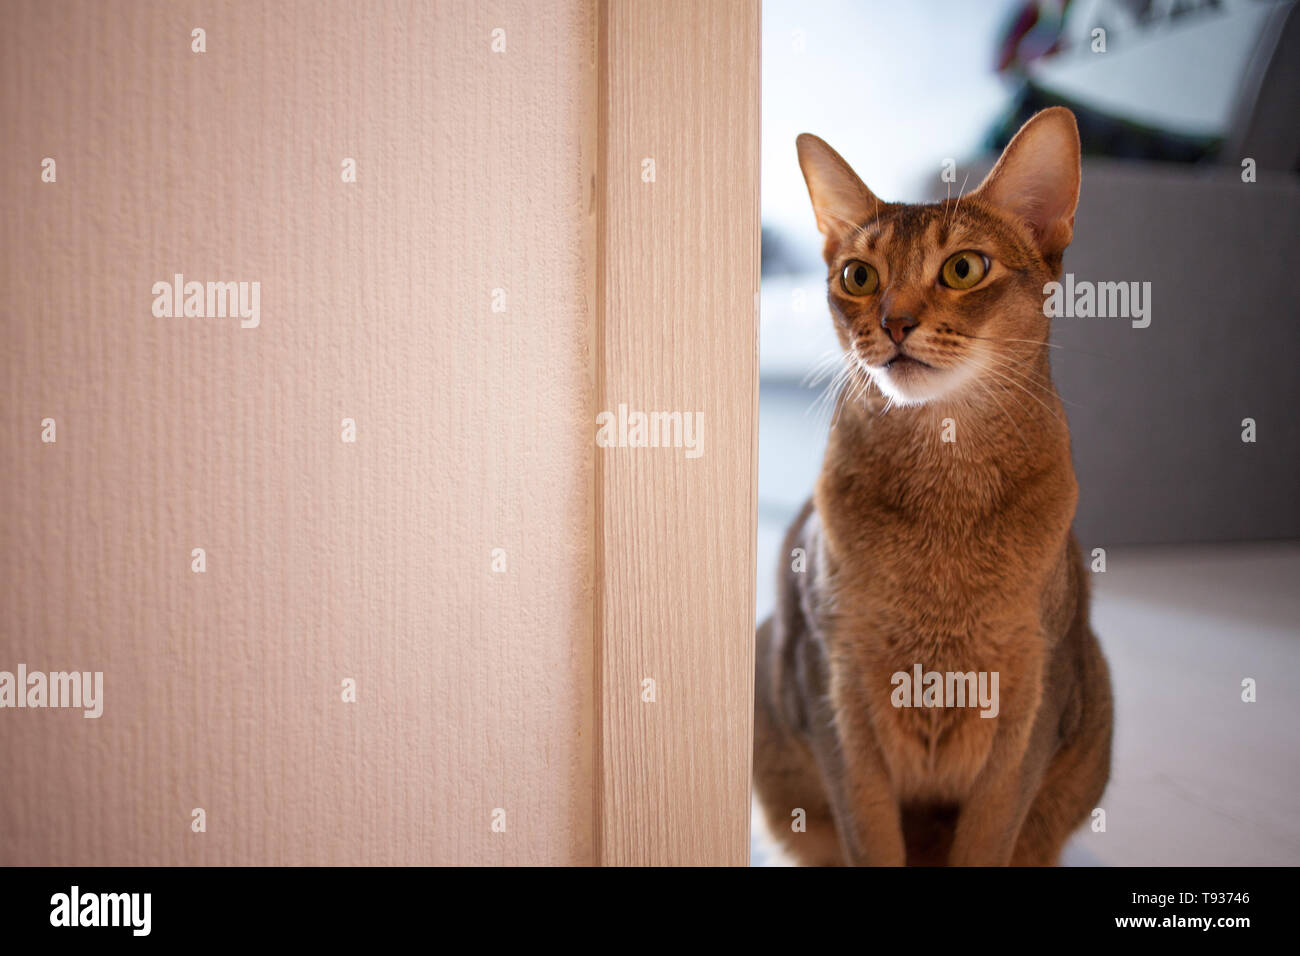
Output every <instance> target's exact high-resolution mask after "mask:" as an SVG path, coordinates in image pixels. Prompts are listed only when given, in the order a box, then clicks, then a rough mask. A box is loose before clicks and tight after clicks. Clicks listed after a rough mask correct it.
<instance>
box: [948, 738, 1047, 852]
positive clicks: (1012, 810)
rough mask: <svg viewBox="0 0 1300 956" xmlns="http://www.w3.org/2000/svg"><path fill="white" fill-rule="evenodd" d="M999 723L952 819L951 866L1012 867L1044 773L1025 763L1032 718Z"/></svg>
mask: <svg viewBox="0 0 1300 956" xmlns="http://www.w3.org/2000/svg"><path fill="white" fill-rule="evenodd" d="M996 719H997V720H999V721H1000V722H1002V723H1001V726H999V727H998V730H997V734H996V735H995V736H994V739H993V747H992V749H991V750H990V752H989V757H988V760H987V761H986V763H985V764H984V767H983V769H982V770H981V771H980V775H979V777H977V778H976V780H975V785H974V787H973V789H972V791H971V793H970V795H969V796H968V797H967V799H966V800H965V802H964V803H963V804H962V808H961V813H960V814H959V816H958V817H957V828H956V832H955V833H954V835H953V841H952V848H951V850H950V851H949V854H948V863H949V865H950V866H1006V865H1007V864H1009V863H1010V862H1011V856H1012V853H1013V852H1014V850H1015V846H1016V840H1017V839H1018V838H1019V836H1020V827H1021V826H1022V825H1023V824H1024V822H1025V816H1026V815H1027V814H1028V812H1029V806H1030V804H1031V803H1032V801H1033V797H1034V794H1035V793H1036V792H1037V791H1038V787H1039V784H1040V783H1041V781H1042V777H1043V770H1044V769H1045V768H1044V767H1043V766H1042V765H1041V763H1040V761H1037V760H1032V759H1030V760H1027V759H1026V756H1027V755H1028V754H1029V752H1030V747H1029V741H1030V737H1031V734H1032V731H1033V723H1034V721H1033V719H1032V718H1031V717H1024V716H1021V717H1018V718H1011V719H1007V718H1006V717H999V718H996Z"/></svg>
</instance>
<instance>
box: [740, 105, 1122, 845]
mask: <svg viewBox="0 0 1300 956" xmlns="http://www.w3.org/2000/svg"><path fill="white" fill-rule="evenodd" d="M798 150H799V164H800V166H801V168H802V170H803V174H804V178H805V180H806V181H807V184H808V192H809V195H810V196H811V198H812V205H813V209H814V211H815V212H816V217H817V224H818V227H819V228H820V230H821V231H822V233H823V234H824V235H825V237H826V241H825V248H824V256H825V259H826V263H827V265H828V267H829V280H828V286H829V291H828V301H829V304H830V311H831V317H832V320H833V321H834V324H835V330H836V332H837V334H838V336H839V340H840V344H841V346H842V347H843V351H844V356H843V358H844V365H843V374H842V376H841V381H840V383H839V385H840V386H841V388H840V392H839V399H840V406H839V408H838V409H837V412H836V421H835V423H834V425H833V427H832V430H831V434H830V437H829V439H828V444H827V448H826V457H825V461H824V463H823V465H822V470H821V474H820V476H819V478H818V480H817V483H816V487H815V490H814V493H813V497H812V499H811V500H810V501H809V502H808V503H807V504H806V505H805V506H804V508H803V510H802V512H801V513H800V514H799V516H798V518H796V519H795V521H794V524H793V525H792V526H791V527H790V530H789V532H788V533H787V536H786V540H785V545H784V549H783V553H782V562H781V567H782V574H781V576H780V580H779V586H778V597H777V604H776V610H775V612H774V614H773V616H772V617H771V618H769V619H768V620H766V621H765V622H764V623H763V624H762V625H761V626H760V627H759V629H758V648H757V667H756V687H755V727H754V785H755V791H756V793H757V796H758V798H759V802H760V804H761V805H762V807H763V810H764V813H765V816H766V818H767V822H768V826H769V828H770V830H771V831H772V833H773V834H774V835H775V836H777V837H778V839H780V841H781V843H782V844H783V846H784V848H785V849H786V850H787V851H788V853H789V854H791V855H792V856H793V857H794V858H795V860H796V861H798V862H801V863H804V864H810V865H817V864H821V865H840V864H849V865H903V864H923V865H924V864H930V865H938V864H945V863H947V864H951V865H1003V864H1017V865H1020V864H1025V865H1035V864H1037V865H1050V864H1055V863H1056V862H1058V857H1059V855H1060V852H1061V848H1062V846H1063V844H1064V843H1065V841H1066V839H1067V837H1068V836H1069V834H1070V833H1071V831H1072V830H1074V829H1075V828H1076V827H1077V826H1079V825H1080V824H1081V823H1083V822H1084V821H1085V820H1086V819H1087V818H1088V817H1089V815H1090V813H1091V811H1092V810H1093V808H1094V807H1095V806H1096V802H1097V800H1098V799H1099V798H1100V796H1101V793H1102V790H1103V789H1104V787H1105V785H1106V780H1107V777H1108V775H1109V767H1110V737H1111V693H1110V682H1109V677H1108V674H1107V668H1106V662H1105V659H1104V658H1103V657H1102V654H1101V650H1100V648H1099V646H1098V644H1097V639H1096V637H1095V636H1094V635H1093V633H1092V631H1091V629H1090V627H1089V624H1088V586H1087V581H1086V572H1085V570H1084V568H1083V565H1082V560H1081V556H1080V553H1079V548H1078V545H1077V543H1076V542H1075V540H1074V536H1073V534H1072V532H1071V523H1072V521H1073V519H1074V508H1075V501H1076V499H1077V496H1078V491H1077V485H1076V482H1075V477H1074V470H1073V466H1072V464H1071V460H1070V435H1069V431H1068V429H1067V426H1066V421H1065V414H1064V410H1063V408H1062V406H1061V401H1060V399H1059V397H1058V396H1057V393H1056V390H1055V388H1054V387H1053V385H1052V383H1051V378H1050V369H1049V363H1048V356H1047V352H1048V349H1047V339H1048V334H1049V322H1048V319H1047V318H1045V317H1044V310H1043V287H1044V285H1045V284H1046V283H1048V282H1051V281H1054V280H1056V279H1059V277H1060V272H1061V259H1062V254H1063V253H1064V251H1065V248H1066V246H1068V245H1069V243H1070V240H1071V238H1072V235H1073V226H1074V211H1075V205H1076V203H1077V201H1078V197H1079V182H1080V164H1079V136H1078V130H1077V127H1076V125H1075V122H1074V116H1073V115H1072V114H1071V113H1070V112H1069V111H1068V110H1065V109H1062V108H1059V107H1058V108H1053V109H1048V110H1044V111H1043V112H1041V113H1039V114H1037V115H1036V116H1034V117H1033V118H1032V119H1030V120H1029V121H1028V122H1027V123H1026V124H1025V125H1024V127H1023V128H1022V129H1021V130H1020V132H1019V133H1017V135H1016V136H1015V138H1014V139H1013V140H1012V141H1011V143H1010V144H1009V145H1008V146H1007V148H1006V150H1005V151H1004V152H1003V154H1002V157H1001V158H1000V159H999V161H998V163H997V165H996V166H994V168H993V170H992V171H991V172H990V173H989V175H988V176H987V178H986V179H985V180H984V182H983V183H981V184H980V186H979V187H978V188H977V189H976V190H975V191H974V192H973V193H970V194H968V195H965V196H962V197H959V199H958V200H949V201H945V202H942V203H931V204H927V205H907V204H901V203H887V202H882V201H880V200H879V199H877V198H876V196H875V195H873V194H872V192H871V191H870V190H869V189H868V188H867V187H866V186H865V185H863V183H862V181H861V180H860V179H858V177H857V176H856V175H855V174H854V172H853V170H852V169H850V168H849V166H848V164H847V163H845V161H844V160H843V159H841V158H840V157H839V155H838V154H836V153H835V151H834V150H832V149H831V148H830V147H829V146H827V145H826V144H825V143H824V142H822V141H821V140H820V139H818V138H817V137H815V136H811V135H808V134H804V135H802V136H800V137H799V139H798ZM792 555H794V556H795V557H794V559H793V560H792V557H791V556H792ZM800 810H802V811H803V814H802V815H801V814H799V813H798V811H800ZM800 822H802V824H803V826H802V828H801V827H800V826H798V825H797V824H798V823H800Z"/></svg>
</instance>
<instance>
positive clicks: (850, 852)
mask: <svg viewBox="0 0 1300 956" xmlns="http://www.w3.org/2000/svg"><path fill="white" fill-rule="evenodd" d="M823 700H824V699H823ZM823 707H824V709H823V708H819V710H821V711H822V712H821V713H815V714H814V715H813V722H812V731H813V733H812V739H813V753H814V755H815V757H816V760H817V763H818V767H819V769H820V770H821V773H822V779H823V781H824V782H825V784H826V795H827V800H828V802H829V803H830V807H831V814H832V816H834V818H835V826H836V829H837V830H838V831H839V837H840V845H841V848H842V849H843V852H844V862H845V863H847V864H848V865H850V866H904V865H906V863H907V847H906V844H905V843H904V841H903V824H902V812H901V810H900V807H899V803H898V798H897V797H896V795H895V794H894V792H893V787H892V785H891V783H890V778H889V772H888V768H887V767H886V765H885V760H884V757H883V755H882V754H881V752H880V748H879V746H878V744H877V742H876V739H875V735H874V733H873V732H872V730H871V728H870V726H863V724H864V723H865V715H855V716H854V717H850V716H848V715H847V714H844V715H842V716H841V718H840V719H838V720H837V719H836V716H835V715H834V714H833V713H831V712H830V707H829V701H825V700H824V705H823Z"/></svg>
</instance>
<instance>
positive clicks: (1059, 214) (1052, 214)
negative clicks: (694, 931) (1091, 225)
mask: <svg viewBox="0 0 1300 956" xmlns="http://www.w3.org/2000/svg"><path fill="white" fill-rule="evenodd" d="M1079 179H1080V171H1079V127H1078V125H1077V124H1076V123H1075V121H1074V114H1073V113H1071V112H1070V111H1069V110H1067V109H1066V108H1065V107H1063V106H1053V107H1051V108H1050V109H1045V110H1043V111H1042V112H1041V113H1037V114H1035V115H1034V116H1032V117H1030V118H1029V120H1028V121H1027V122H1026V123H1025V125H1024V126H1022V127H1020V132H1018V133H1016V135H1015V136H1014V137H1013V138H1012V140H1011V142H1010V143H1008V144H1007V148H1006V149H1004V150H1003V151H1002V157H1001V158H1000V159H999V160H998V162H997V165H996V166H994V167H993V169H992V171H991V172H990V173H989V174H988V176H986V177H985V178H984V182H982V183H980V185H979V188H978V189H977V190H976V191H975V192H974V193H973V194H972V195H974V196H976V197H978V198H979V199H981V200H983V201H984V202H986V203H989V204H990V205H992V206H996V207H998V208H999V209H1001V210H1003V211H1004V212H1007V213H1010V214H1011V215H1013V216H1015V217H1016V218H1017V219H1020V220H1021V221H1022V222H1024V223H1026V224H1027V225H1028V226H1029V227H1030V229H1031V230H1033V233H1034V239H1035V240H1036V241H1037V242H1038V248H1039V250H1040V251H1041V252H1042V254H1043V258H1044V259H1046V260H1047V262H1048V263H1049V264H1053V265H1055V264H1056V263H1057V262H1059V260H1060V256H1061V254H1062V253H1063V252H1065V247H1066V246H1068V245H1069V244H1070V240H1071V239H1073V238H1074V210H1075V207H1076V206H1077V205H1078V204H1079Z"/></svg>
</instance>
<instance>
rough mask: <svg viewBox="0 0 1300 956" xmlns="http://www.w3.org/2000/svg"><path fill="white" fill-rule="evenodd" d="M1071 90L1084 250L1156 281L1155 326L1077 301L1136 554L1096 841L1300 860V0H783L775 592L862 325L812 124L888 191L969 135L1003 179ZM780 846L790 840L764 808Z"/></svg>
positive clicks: (1097, 411)
mask: <svg viewBox="0 0 1300 956" xmlns="http://www.w3.org/2000/svg"><path fill="white" fill-rule="evenodd" d="M1097 31H1102V32H1101V33H1098V32H1097ZM1057 104H1059V105H1064V106H1068V107H1070V108H1071V109H1072V110H1073V111H1074V112H1075V115H1076V117H1077V118H1078V120H1079V127H1080V135H1081V138H1082V141H1083V149H1084V154H1085V155H1084V170H1083V187H1082V196H1081V200H1080V205H1079V210H1078V214H1077V218H1076V224H1075V236H1074V242H1073V244H1072V245H1071V247H1070V249H1069V250H1068V251H1067V252H1066V256H1065V271H1066V272H1071V273H1073V274H1074V275H1075V277H1076V278H1077V279H1079V280H1084V279H1087V280H1092V281H1138V282H1150V283H1151V324H1150V326H1149V327H1147V328H1141V329H1139V328H1133V327H1132V325H1131V323H1130V322H1128V321H1126V320H1123V319H1115V318H1110V319H1096V318H1094V319H1084V318H1063V319H1058V320H1056V323H1055V326H1054V328H1053V339H1052V340H1053V343H1054V344H1055V345H1057V346H1059V347H1058V348H1055V349H1053V351H1052V358H1053V377H1054V379H1055V381H1056V384H1057V388H1058V390H1059V391H1060V393H1061V396H1062V398H1063V399H1064V400H1065V402H1066V409H1067V412H1068V414H1069V418H1070V425H1071V434H1072V436H1073V446H1074V457H1075V470H1076V472H1077V474H1078V477H1079V484H1080V502H1079V508H1078V514H1077V519H1076V533H1077V534H1078V537H1079V543H1080V546H1081V547H1082V548H1083V550H1084V553H1085V554H1089V553H1091V552H1092V551H1093V550H1094V549H1096V548H1101V549H1104V550H1105V555H1106V571H1105V572H1104V573H1097V574H1094V575H1093V579H1092V580H1093V589H1094V611H1093V623H1094V628H1095V629H1096V631H1097V633H1098V635H1099V637H1100V638H1101V641H1102V645H1103V648H1104V649H1105V651H1106V655H1107V657H1108V659H1109V661H1110V664H1111V671H1112V674H1111V677H1112V682H1113V684H1114V687H1115V693H1116V736H1115V747H1114V762H1113V768H1112V774H1111V783H1110V786H1109V788H1108V790H1107V792H1106V795H1105V797H1104V798H1103V802H1102V808H1103V809H1105V810H1106V830H1105V832H1093V831H1091V830H1089V829H1087V828H1085V829H1084V830H1083V831H1081V832H1080V834H1079V835H1078V836H1076V838H1075V840H1074V841H1073V843H1072V844H1071V846H1070V848H1069V851H1068V852H1067V856H1066V862H1067V863H1070V864H1074V865H1182V864H1187V865H1229V864H1244V865H1295V864H1297V863H1300V821H1297V820H1296V816H1295V798H1294V794H1295V793H1296V792H1297V790H1300V760H1298V759H1297V747H1296V744H1295V740H1294V733H1295V728H1296V727H1297V726H1298V725H1300V692H1298V691H1297V686H1298V683H1297V682H1298V681H1300V597H1298V596H1297V595H1300V589H1297V586H1296V585H1297V583H1300V543H1298V542H1300V505H1297V484H1298V483H1297V477H1296V476H1297V467H1296V466H1297V455H1296V450H1297V440H1298V439H1300V422H1298V418H1297V414H1296V409H1297V405H1298V404H1300V402H1298V400H1300V389H1298V388H1297V377H1296V374H1295V363H1296V361H1297V359H1298V358H1300V348H1298V347H1297V346H1300V315H1298V314H1297V312H1298V310H1297V307H1296V289H1295V286H1294V281H1293V274H1294V272H1295V269H1296V259H1297V255H1296V254H1297V251H1300V245H1298V244H1297V233H1298V228H1297V227H1298V226H1300V122H1298V120H1300V109H1298V107H1300V14H1297V12H1296V9H1295V4H1294V3H1293V2H1291V0H1074V2H1070V0H1047V2H1024V0H983V2H979V3H972V2H969V0H966V2H959V0H917V2H911V3H890V2H883V0H879V2H878V0H865V2H864V0H859V2H852V3H850V2H832V0H765V3H764V7H763V169H762V175H763V186H762V210H763V281H762V293H761V297H762V344H761V374H762V384H761V390H760V402H759V404H760V417H759V514H758V616H759V619H760V620H762V618H763V617H765V616H766V615H767V614H768V613H769V612H770V610H771V607H772V601H773V586H774V583H775V578H776V568H777V563H778V561H779V560H782V557H781V556H780V555H779V554H778V551H779V548H780V543H781V537H782V534H783V533H784V530H785V527H786V525H787V523H788V522H789V521H790V519H791V518H792V517H793V516H794V514H795V512H796V511H797V510H798V508H799V506H800V505H801V504H802V502H803V501H804V499H805V498H806V497H807V496H808V495H809V494H810V492H811V490H812V486H813V482H814V479H815V477H816V474H817V471H818V469H819V467H820V465H821V456H822V450H823V447H824V444H825V438H826V433H827V429H828V428H829V427H830V425H831V423H830V416H829V414H827V413H825V412H824V411H823V412H821V413H819V412H818V411H817V410H815V409H814V408H813V406H814V403H815V402H816V400H817V398H818V396H819V393H820V388H819V387H818V386H814V385H812V384H810V383H809V380H808V376H809V373H810V372H811V371H812V369H813V367H814V366H815V365H816V364H817V363H818V361H819V360H821V359H823V358H824V357H825V356H826V354H827V353H828V352H829V351H830V350H834V349H837V343H836V340H835V337H834V333H833V332H832V329H831V324H830V318H829V315H828V313H827V309H826V305H825V297H826V290H825V282H826V273H825V267H824V265H823V263H822V261H821V258H820V250H821V239H820V236H819V235H818V233H817V230H816V226H815V223H814V220H813V215H812V210H811V208H810V206H809V203H808V194H807V189H806V187H805V185H804V182H803V179H802V177H801V175H800V173H799V167H798V163H797V161H796V157H795V148H794V140H795V137H796V136H797V135H798V134H799V133H801V132H805V131H806V132H812V133H816V134H817V135H819V136H821V137H822V138H823V139H825V140H826V141H827V142H829V143H830V144H831V145H832V146H833V147H834V148H835V149H836V150H837V151H838V152H839V153H840V154H841V155H843V156H844V158H845V159H846V160H848V162H849V163H850V164H851V165H852V166H853V167H854V169H855V170H856V171H857V172H858V174H859V175H860V176H861V177H862V179H863V181H864V182H866V183H867V185H868V186H870V187H871V189H872V190H873V191H874V192H876V193H877V194H878V195H879V196H881V197H882V198H884V199H889V200H894V201H907V202H920V201H928V200H934V199H941V198H943V196H944V194H945V190H946V189H947V188H948V187H947V184H945V183H944V182H942V181H941V179H940V172H941V169H942V168H943V164H944V162H945V160H952V161H953V162H955V163H956V169H957V177H956V178H957V182H956V184H954V185H953V186H952V191H953V192H954V193H956V192H957V190H958V188H959V187H960V186H961V185H962V183H963V182H964V183H965V184H966V188H967V189H968V190H969V189H973V188H975V187H976V186H977V185H978V184H979V182H980V180H981V179H982V178H983V176H984V174H985V173H986V172H987V171H988V169H989V168H990V167H991V165H992V162H993V161H994V160H995V159H996V157H997V154H998V152H999V151H1000V149H1001V147H1002V146H1004V145H1005V144H1006V142H1007V141H1008V140H1009V138H1010V137H1011V135H1013V134H1014V133H1015V131H1016V130H1017V129H1018V128H1019V126H1020V124H1021V123H1022V122H1023V121H1024V120H1025V119H1026V118H1028V117H1029V116H1030V115H1032V114H1033V113H1034V112H1036V111H1037V110H1039V109H1042V108H1044V107H1046V106H1050V105H1057ZM1247 161H1249V162H1247ZM1244 419H1252V420H1253V422H1254V424H1255V432H1256V440H1255V441H1254V442H1245V441H1243V440H1242V432H1243V420H1244ZM1246 679H1253V680H1255V681H1256V682H1257V685H1258V699H1257V701H1256V702H1255V703H1245V702H1243V701H1242V682H1243V680H1246ZM755 831H756V833H759V826H758V821H757V818H756V819H755ZM754 862H755V863H757V864H764V863H773V862H777V861H776V860H775V859H774V857H773V856H772V855H770V854H769V853H768V852H767V850H766V847H765V846H764V844H763V841H762V838H761V835H760V836H759V837H757V838H756V842H755V848H754Z"/></svg>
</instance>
